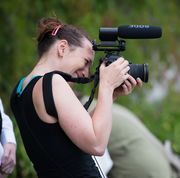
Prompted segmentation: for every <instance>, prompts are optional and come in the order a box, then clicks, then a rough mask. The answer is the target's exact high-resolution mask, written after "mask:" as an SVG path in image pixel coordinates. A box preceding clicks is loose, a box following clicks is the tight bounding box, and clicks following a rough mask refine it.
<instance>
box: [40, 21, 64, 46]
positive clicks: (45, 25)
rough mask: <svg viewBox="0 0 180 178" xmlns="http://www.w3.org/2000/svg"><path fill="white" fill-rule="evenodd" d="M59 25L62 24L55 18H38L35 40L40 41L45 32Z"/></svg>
mask: <svg viewBox="0 0 180 178" xmlns="http://www.w3.org/2000/svg"><path fill="white" fill-rule="evenodd" d="M59 25H62V22H61V21H59V20H58V19H57V18H42V19H40V21H39V23H38V29H37V41H38V42H40V41H41V40H42V39H43V37H44V35H45V34H46V33H48V32H51V31H53V30H54V29H55V28H56V27H57V26H59Z"/></svg>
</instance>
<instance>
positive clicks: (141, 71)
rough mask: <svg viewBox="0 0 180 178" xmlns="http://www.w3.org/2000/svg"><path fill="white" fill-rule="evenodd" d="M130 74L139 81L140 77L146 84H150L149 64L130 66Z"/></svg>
mask: <svg viewBox="0 0 180 178" xmlns="http://www.w3.org/2000/svg"><path fill="white" fill-rule="evenodd" d="M129 67H130V70H129V72H128V73H129V74H130V75H131V76H132V77H133V78H135V79H137V78H138V77H139V78H140V79H141V80H142V81H143V82H145V83H147V82H148V64H129Z"/></svg>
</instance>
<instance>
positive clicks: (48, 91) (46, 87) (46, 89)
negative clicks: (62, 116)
mask: <svg viewBox="0 0 180 178" xmlns="http://www.w3.org/2000/svg"><path fill="white" fill-rule="evenodd" d="M54 74H59V75H61V76H62V77H63V78H64V79H65V80H66V81H67V82H76V83H82V84H85V83H89V82H91V81H92V80H93V78H73V77H72V76H71V75H69V74H67V73H64V72H61V71H53V72H50V73H46V74H45V75H44V76H43V86H42V87H43V98H44V105H45V108H46V112H47V113H48V114H49V115H51V116H53V117H56V118H58V114H57V110H56V107H55V103H54V98H53V93H52V76H53V75H54Z"/></svg>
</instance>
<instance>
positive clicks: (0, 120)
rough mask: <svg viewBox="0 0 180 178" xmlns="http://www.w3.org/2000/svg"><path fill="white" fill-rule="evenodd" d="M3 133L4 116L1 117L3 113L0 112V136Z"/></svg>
mask: <svg viewBox="0 0 180 178" xmlns="http://www.w3.org/2000/svg"><path fill="white" fill-rule="evenodd" d="M1 132H2V115H1V111H0V135H1Z"/></svg>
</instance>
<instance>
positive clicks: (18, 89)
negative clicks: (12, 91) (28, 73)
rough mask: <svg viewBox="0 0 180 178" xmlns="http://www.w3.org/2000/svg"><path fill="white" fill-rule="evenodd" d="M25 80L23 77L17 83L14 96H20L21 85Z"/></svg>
mask: <svg viewBox="0 0 180 178" xmlns="http://www.w3.org/2000/svg"><path fill="white" fill-rule="evenodd" d="M25 78H26V77H23V78H22V79H21V80H20V82H19V85H18V87H17V90H16V94H18V95H21V93H22V92H23V90H22V85H23V83H24V80H25Z"/></svg>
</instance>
